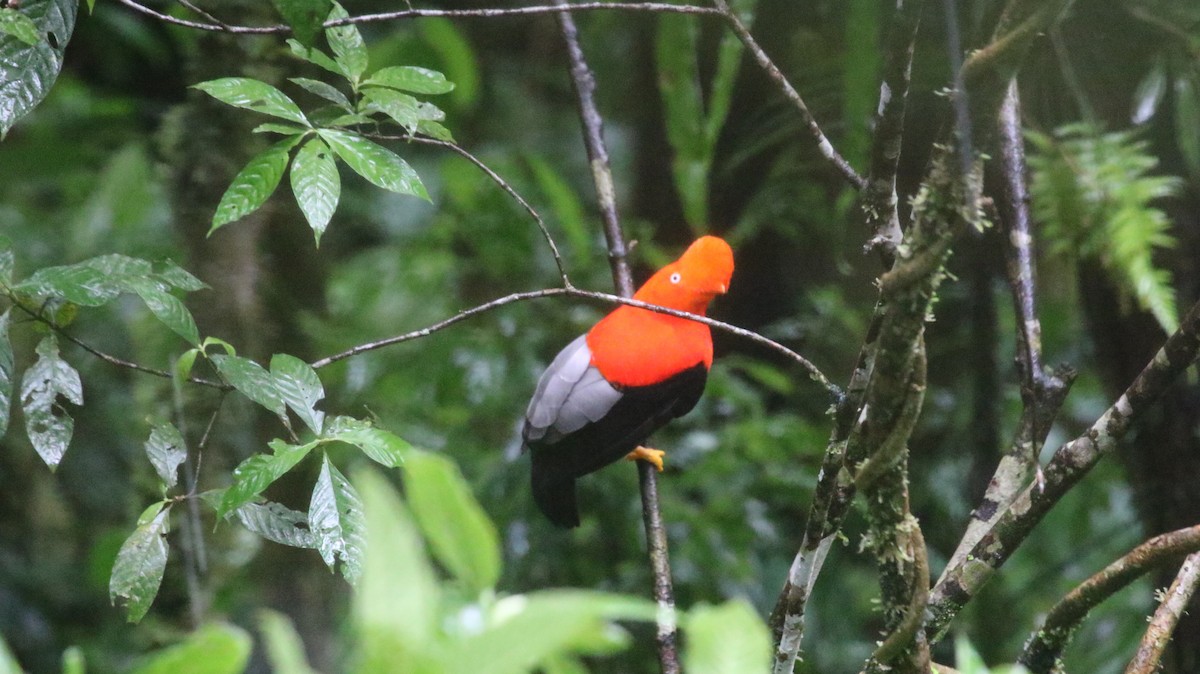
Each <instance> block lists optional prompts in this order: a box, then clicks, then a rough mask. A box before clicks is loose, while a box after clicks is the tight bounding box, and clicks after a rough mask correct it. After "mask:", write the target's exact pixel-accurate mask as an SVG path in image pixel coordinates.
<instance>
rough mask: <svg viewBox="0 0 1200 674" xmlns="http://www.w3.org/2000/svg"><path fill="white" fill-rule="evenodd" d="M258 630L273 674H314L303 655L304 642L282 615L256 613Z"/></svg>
mask: <svg viewBox="0 0 1200 674" xmlns="http://www.w3.org/2000/svg"><path fill="white" fill-rule="evenodd" d="M258 629H259V631H260V632H261V633H262V637H263V645H264V646H266V650H267V662H269V663H270V664H271V672H272V673H273V674H316V672H315V671H314V670H313V668H312V667H311V666H310V665H309V664H308V658H307V657H306V656H305V654H304V642H303V641H301V640H300V635H299V634H298V633H297V632H296V626H295V625H293V624H292V621H291V619H290V618H288V617H287V616H286V615H284V614H282V613H278V612H276V611H270V610H266V609H264V610H262V611H259V612H258Z"/></svg>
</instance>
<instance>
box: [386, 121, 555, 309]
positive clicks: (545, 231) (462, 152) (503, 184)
mask: <svg viewBox="0 0 1200 674" xmlns="http://www.w3.org/2000/svg"><path fill="white" fill-rule="evenodd" d="M367 135H368V136H369V137H371V138H375V139H378V140H402V141H406V142H412V143H420V144H422V145H434V146H437V147H444V148H447V149H449V150H451V151H453V152H455V153H456V154H458V155H459V156H461V157H462V158H464V159H466V160H467V161H469V162H471V163H472V164H474V165H475V166H476V168H478V169H479V170H480V171H483V172H484V173H485V174H487V176H488V177H489V178H491V179H492V182H494V183H496V185H497V186H499V187H500V189H502V190H504V191H505V192H507V193H508V195H509V196H510V197H512V198H513V200H514V201H516V202H517V203H518V204H520V205H521V208H524V209H525V212H527V213H529V216H530V217H532V218H533V220H534V222H536V223H537V226H538V229H540V230H541V232H542V237H543V238H544V239H546V245H548V246H550V254H551V255H553V256H554V265H555V266H556V267H558V276H559V278H560V279H561V280H562V284H563V287H564V288H570V287H572V284H571V279H569V278H567V268H566V266H564V265H563V260H562V255H560V254H559V252H558V245H557V244H556V243H554V237H552V236H550V230H549V228H547V227H546V222H545V221H544V220H542V216H541V215H539V214H538V212H537V211H536V210H535V209H534V208H533V206H530V205H529V202H528V201H525V198H524V197H522V196H521V194H520V193H519V192H517V190H516V189H514V188H513V186H512V185H510V184H509V183H508V181H506V180H505V179H504V178H501V177H500V174H498V173H496V172H495V171H493V170H492V169H491V167H489V166H488V165H487V164H485V163H483V160H481V159H479V158H478V157H476V156H475V155H473V154H471V153H470V152H469V151H468V150H467V149H466V148H464V147H463V146H461V145H459V144H458V143H452V142H450V141H446V140H438V139H436V138H426V137H425V136H410V135H402V136H386V135H379V134H367Z"/></svg>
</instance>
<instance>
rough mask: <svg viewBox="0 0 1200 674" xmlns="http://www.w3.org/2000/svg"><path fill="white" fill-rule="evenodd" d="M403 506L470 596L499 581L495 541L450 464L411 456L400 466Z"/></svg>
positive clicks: (440, 459)
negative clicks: (402, 482)
mask: <svg viewBox="0 0 1200 674" xmlns="http://www.w3.org/2000/svg"><path fill="white" fill-rule="evenodd" d="M404 470H405V473H406V475H407V479H406V480H405V481H404V486H405V491H406V493H407V495H408V504H409V507H411V508H412V511H413V515H414V516H416V519H417V523H418V524H419V525H420V526H421V530H422V532H423V533H424V534H425V539H426V540H427V541H429V545H430V547H431V548H432V549H433V553H434V554H435V555H436V556H437V558H438V561H439V562H441V563H442V566H444V567H446V569H448V570H449V571H450V573H452V574H453V575H454V577H455V578H457V579H458V580H459V581H461V582H462V583H463V584H464V585H466V586H467V587H468V588H469V589H470V591H471V592H472V593H480V592H483V591H484V590H487V589H489V588H491V587H493V586H494V585H495V584H496V581H497V580H498V579H499V577H500V538H499V536H498V535H497V534H496V528H495V526H493V525H492V522H491V520H489V519H488V516H487V515H486V514H485V513H484V511H483V508H482V507H481V506H480V505H479V502H478V501H476V500H475V497H474V496H472V495H471V490H470V487H468V486H467V481H466V480H464V479H463V476H462V474H461V473H459V471H458V467H457V466H456V465H454V463H453V462H451V461H450V460H449V459H447V458H445V457H443V456H438V455H437V454H430V453H428V452H413V453H411V454H410V455H409V457H408V460H407V461H406V462H405V464H404Z"/></svg>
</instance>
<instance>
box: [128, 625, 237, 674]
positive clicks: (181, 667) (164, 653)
mask: <svg viewBox="0 0 1200 674" xmlns="http://www.w3.org/2000/svg"><path fill="white" fill-rule="evenodd" d="M252 645H253V643H252V641H251V639H250V635H249V634H247V633H246V632H245V631H243V630H242V629H241V628H240V627H236V626H234V625H226V624H220V623H218V624H211V625H204V626H203V627H200V628H199V629H197V630H196V631H195V632H192V633H191V634H190V635H188V638H187V639H185V640H184V641H183V643H180V644H176V645H174V646H171V647H170V648H164V649H163V650H161V651H158V652H157V653H154V654H152V655H150V656H147V657H146V658H145V659H144V660H143V661H142V662H141V664H140V665H139V666H137V667H135V668H134V669H133V670H132V671H130V672H129V674H241V673H242V672H243V671H245V669H246V663H248V662H249V661H250V649H251V647H252Z"/></svg>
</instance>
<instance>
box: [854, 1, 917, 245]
mask: <svg viewBox="0 0 1200 674" xmlns="http://www.w3.org/2000/svg"><path fill="white" fill-rule="evenodd" d="M923 4H924V0H899V2H897V3H896V11H895V13H894V14H893V15H892V21H891V25H889V26H888V45H887V53H886V55H885V56H884V65H883V83H882V84H881V85H880V87H879V113H878V116H877V117H876V123H875V132H874V134H872V138H871V168H870V172H869V173H868V176H867V188H866V192H865V194H864V195H863V210H864V211H865V212H866V220H867V227H868V228H869V229H870V231H871V238H870V239H869V240H868V241H867V249H868V250H879V251H880V254H882V255H883V259H884V266H889V267H890V266H891V264H892V261H893V260H894V259H895V253H896V246H898V245H900V239H901V238H902V237H903V234H902V232H901V231H900V215H899V212H898V208H897V205H898V201H899V200H898V198H897V196H896V169H897V167H898V166H899V164H900V150H901V148H902V147H903V144H904V111H905V107H906V103H907V101H908V86H909V82H910V81H911V79H912V57H913V46H914V44H915V43H916V39H917V28H918V27H919V26H920V24H921V7H922V5H923Z"/></svg>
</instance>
